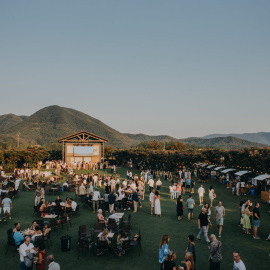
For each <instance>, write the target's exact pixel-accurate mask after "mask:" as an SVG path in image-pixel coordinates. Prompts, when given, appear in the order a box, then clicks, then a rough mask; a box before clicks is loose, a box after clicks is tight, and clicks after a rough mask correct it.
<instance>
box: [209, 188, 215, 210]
mask: <svg viewBox="0 0 270 270" xmlns="http://www.w3.org/2000/svg"><path fill="white" fill-rule="evenodd" d="M215 198H216V194H215V190H214V189H213V187H212V186H210V188H209V199H210V201H211V205H210V207H213V200H214V199H215Z"/></svg>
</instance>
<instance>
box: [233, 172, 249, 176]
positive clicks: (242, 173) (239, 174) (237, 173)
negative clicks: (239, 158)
mask: <svg viewBox="0 0 270 270" xmlns="http://www.w3.org/2000/svg"><path fill="white" fill-rule="evenodd" d="M247 173H251V171H239V172H236V173H235V175H237V176H242V175H245V174H247Z"/></svg>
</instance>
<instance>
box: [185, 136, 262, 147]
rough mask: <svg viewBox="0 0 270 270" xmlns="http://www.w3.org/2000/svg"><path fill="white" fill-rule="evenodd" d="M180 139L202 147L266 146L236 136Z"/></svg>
mask: <svg viewBox="0 0 270 270" xmlns="http://www.w3.org/2000/svg"><path fill="white" fill-rule="evenodd" d="M180 141H181V142H183V143H185V144H190V145H192V144H195V145H198V146H202V147H214V148H223V149H226V150H231V149H241V148H246V147H265V146H266V145H264V144H259V143H255V142H250V141H247V140H243V139H239V138H235V137H232V136H229V137H219V138H211V139H203V138H187V139H181V140H180Z"/></svg>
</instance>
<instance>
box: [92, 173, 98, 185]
mask: <svg viewBox="0 0 270 270" xmlns="http://www.w3.org/2000/svg"><path fill="white" fill-rule="evenodd" d="M93 181H94V188H96V187H97V181H98V177H97V175H96V174H95V175H94V177H93Z"/></svg>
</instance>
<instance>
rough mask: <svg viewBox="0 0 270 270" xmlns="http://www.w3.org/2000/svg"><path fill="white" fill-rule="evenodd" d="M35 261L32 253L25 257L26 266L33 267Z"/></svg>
mask: <svg viewBox="0 0 270 270" xmlns="http://www.w3.org/2000/svg"><path fill="white" fill-rule="evenodd" d="M33 259H34V255H33V254H32V253H31V252H27V253H26V256H25V257H24V264H25V266H26V267H32V266H33Z"/></svg>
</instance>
